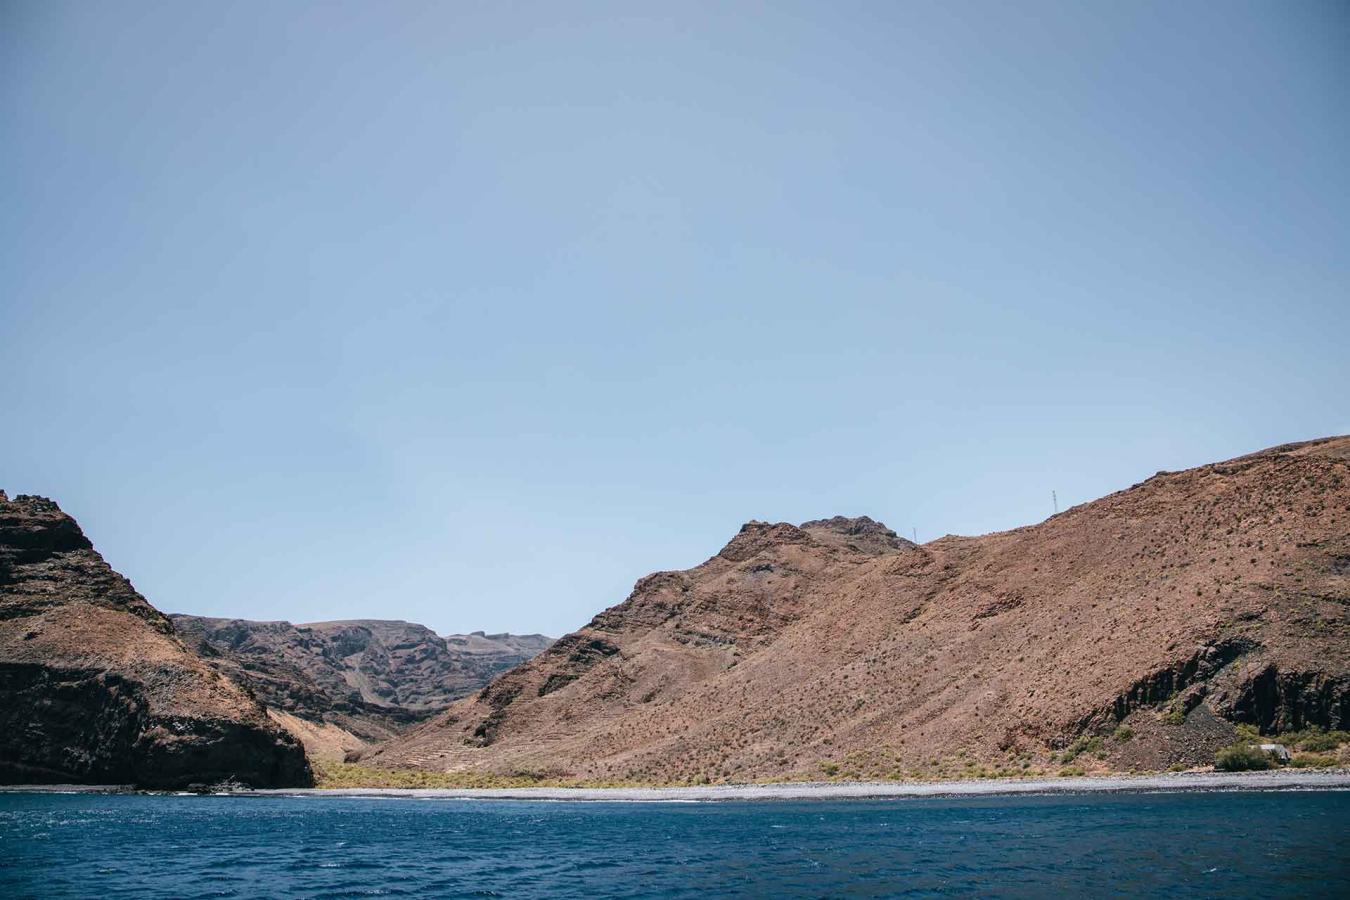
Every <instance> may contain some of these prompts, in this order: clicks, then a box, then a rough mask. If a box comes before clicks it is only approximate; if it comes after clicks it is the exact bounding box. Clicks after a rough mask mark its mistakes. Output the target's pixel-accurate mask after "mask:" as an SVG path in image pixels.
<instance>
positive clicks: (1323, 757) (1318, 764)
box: [1289, 753, 1340, 769]
mask: <svg viewBox="0 0 1350 900" xmlns="http://www.w3.org/2000/svg"><path fill="white" fill-rule="evenodd" d="M1289 765H1290V766H1291V767H1292V768H1295V769H1334V768H1335V767H1336V766H1338V765H1340V760H1339V759H1337V758H1336V757H1335V756H1332V755H1331V754H1330V753H1301V754H1299V755H1298V756H1295V757H1294V758H1293V759H1291V760H1289Z"/></svg>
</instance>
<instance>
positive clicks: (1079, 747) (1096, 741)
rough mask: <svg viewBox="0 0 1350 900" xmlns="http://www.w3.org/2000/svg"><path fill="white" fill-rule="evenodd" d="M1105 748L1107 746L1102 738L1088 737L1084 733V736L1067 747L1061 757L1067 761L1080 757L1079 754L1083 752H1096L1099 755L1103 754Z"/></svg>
mask: <svg viewBox="0 0 1350 900" xmlns="http://www.w3.org/2000/svg"><path fill="white" fill-rule="evenodd" d="M1104 750H1105V746H1104V744H1103V742H1102V739H1101V738H1099V737H1087V736H1086V735H1084V736H1083V737H1080V738H1079V739H1078V740H1076V741H1074V742H1073V743H1072V744H1070V745H1069V746H1067V747H1065V748H1064V752H1063V753H1062V754H1060V757H1059V758H1060V759H1061V760H1062V761H1063V762H1066V763H1067V762H1073V761H1074V760H1075V759H1077V758H1078V755H1079V754H1081V753H1092V754H1096V755H1097V756H1102V755H1103V751H1104Z"/></svg>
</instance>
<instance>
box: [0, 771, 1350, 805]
mask: <svg viewBox="0 0 1350 900" xmlns="http://www.w3.org/2000/svg"><path fill="white" fill-rule="evenodd" d="M1280 790H1302V791H1309V790H1312V791H1345V790H1350V769H1336V770H1332V771H1326V770H1323V771H1306V770H1299V771H1291V770H1287V769H1286V770H1282V771H1267V772H1189V773H1188V772H1178V773H1165V774H1157V775H1089V776H1081V777H1072V778H1027V779H1015V778H1009V779H984V780H979V781H934V782H903V781H896V782H884V781H881V782H878V781H845V782H839V781H825V782H779V783H775V784H723V785H699V786H692V787H645V788H644V787H614V788H587V787H518V788H266V789H257V790H233V791H219V792H211V793H208V794H207V795H206V796H212V795H214V796H229V797H310V798H316V799H323V798H326V797H337V798H346V799H359V798H386V799H389V798H393V799H399V798H402V799H416V800H548V801H568V800H570V801H587V802H606V801H609V802H649V803H652V802H654V803H661V802H666V803H671V802H685V803H688V802H708V801H727V800H885V799H921V798H925V797H934V798H938V797H1000V796H1017V795H1046V794H1100V793H1168V792H1178V791H1180V792H1185V791H1204V792H1214V791H1280ZM0 793H4V794H20V793H48V794H50V793H62V794H67V793H69V794H126V793H134V794H151V795H175V794H183V793H187V792H182V791H139V790H136V789H135V788H133V787H130V786H126V785H76V784H52V785H0Z"/></svg>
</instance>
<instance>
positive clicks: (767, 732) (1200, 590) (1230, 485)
mask: <svg viewBox="0 0 1350 900" xmlns="http://www.w3.org/2000/svg"><path fill="white" fill-rule="evenodd" d="M1347 560H1350V438H1331V439H1325V440H1321V441H1312V442H1307V443H1302V444H1290V445H1285V446H1282V447H1276V448H1273V449H1271V450H1268V451H1264V452H1261V453H1257V454H1253V455H1250V456H1246V457H1242V458H1239V459H1235V460H1230V461H1228V462H1224V463H1218V464H1214V465H1209V466H1203V467H1200V468H1197V469H1192V470H1189V471H1184V472H1160V473H1158V474H1157V475H1156V476H1154V477H1152V478H1150V479H1148V480H1147V481H1145V482H1143V483H1141V484H1138V485H1135V486H1134V487H1132V488H1130V489H1128V490H1125V491H1121V492H1118V493H1116V494H1112V495H1110V496H1108V497H1104V498H1102V499H1100V500H1096V501H1093V502H1091V503H1086V504H1083V505H1081V506H1077V507H1074V508H1073V509H1070V510H1067V511H1065V512H1063V513H1059V514H1057V515H1055V516H1053V517H1051V518H1050V519H1048V520H1046V521H1045V522H1043V523H1041V524H1039V525H1035V526H1030V527H1026V528H1018V529H1014V530H1012V531H1007V532H1002V533H998V534H990V535H986V536H983V537H978V538H968V537H954V536H948V537H944V538H942V539H939V540H936V541H933V542H931V543H928V544H925V545H923V546H916V545H914V544H912V543H910V542H909V541H905V540H904V539H902V538H899V537H898V536H896V535H895V534H894V533H893V532H891V531H890V529H887V528H886V527H885V526H884V525H881V524H880V523H877V522H875V521H873V520H871V519H867V518H865V517H863V518H857V519H848V518H843V517H835V518H832V519H822V520H816V521H812V522H806V523H803V524H802V525H800V526H794V525H791V524H787V523H766V522H750V523H748V524H747V525H745V526H744V527H743V528H742V529H741V530H740V532H739V533H738V534H737V535H736V536H735V537H734V538H733V539H732V540H731V541H730V542H729V543H728V544H727V546H726V547H725V548H723V549H722V550H721V551H720V552H719V553H718V554H717V555H715V556H713V557H712V558H711V559H709V560H708V561H707V562H705V563H703V564H702V565H699V566H696V567H695V568H693V569H689V570H687V571H682V572H662V573H657V574H655V575H652V576H648V577H646V578H644V579H642V580H640V581H639V582H638V584H637V586H636V588H635V589H634V591H633V593H632V594H631V595H630V596H629V597H628V599H626V600H625V601H624V602H623V603H621V604H619V605H617V606H615V607H612V608H610V609H608V610H605V611H604V612H602V613H600V614H599V615H597V616H596V617H595V618H594V619H593V620H592V621H591V622H590V623H588V624H587V626H586V627H584V628H582V629H580V630H579V631H577V632H576V633H574V634H573V635H569V636H567V637H565V638H563V639H561V640H559V641H558V643H557V644H555V645H554V646H553V647H552V648H551V649H550V650H548V651H545V652H544V653H542V654H541V655H539V656H538V657H536V658H534V659H533V660H531V661H529V662H527V663H525V664H523V665H521V666H520V667H518V668H516V669H514V670H512V671H510V672H508V673H506V674H504V675H502V676H501V677H499V678H498V679H497V680H496V681H494V682H493V683H492V684H490V685H489V686H488V687H487V688H485V689H484V690H482V691H480V692H479V693H478V694H477V695H475V696H473V697H470V698H466V699H464V700H461V701H459V702H457V703H456V704H454V705H453V706H451V707H450V708H449V709H448V710H446V711H445V712H444V713H443V714H441V715H439V716H437V717H436V718H433V719H432V720H430V721H429V722H427V723H426V724H424V725H421V726H418V727H416V728H414V729H412V730H411V731H409V732H408V733H406V734H405V735H402V736H400V737H398V738H395V739H393V740H391V741H389V742H387V743H385V744H383V745H380V746H378V747H376V748H375V749H374V750H373V751H371V752H368V753H367V754H366V755H365V756H364V757H363V762H366V763H370V764H374V765H386V766H409V767H422V768H428V769H435V770H442V771H483V772H493V773H502V774H520V773H537V774H541V775H549V776H555V777H577V778H597V779H616V778H617V779H636V780H642V781H684V780H709V781H722V780H745V779H757V778H781V777H818V776H819V775H820V774H821V773H822V772H827V773H828V772H839V773H841V774H845V775H856V776H890V775H895V774H904V775H905V776H907V777H912V776H914V775H920V776H922V775H926V774H943V775H948V776H950V775H952V774H959V773H964V772H967V771H971V770H973V768H972V767H986V766H987V767H989V768H990V769H998V768H1001V767H1009V768H1013V767H1018V770H1020V767H1021V766H1024V765H1026V766H1030V765H1035V766H1041V767H1049V766H1054V767H1055V769H1057V768H1058V766H1059V765H1060V764H1061V762H1062V761H1063V760H1064V759H1065V758H1066V755H1072V754H1074V753H1077V752H1078V750H1076V749H1075V748H1082V747H1092V748H1094V749H1092V750H1091V751H1090V752H1085V753H1081V754H1079V756H1078V757H1076V759H1077V760H1078V762H1077V763H1076V764H1079V765H1087V766H1089V767H1090V766H1095V765H1110V764H1115V765H1120V766H1148V767H1154V768H1163V767H1166V766H1167V765H1169V764H1172V763H1180V764H1183V765H1184V764H1194V763H1196V762H1199V761H1207V760H1210V759H1212V758H1213V749H1214V747H1215V746H1218V745H1221V743H1222V742H1225V741H1229V740H1231V739H1232V738H1233V736H1234V726H1233V724H1232V723H1233V722H1245V723H1249V724H1252V725H1256V726H1258V727H1259V728H1261V729H1263V730H1266V731H1273V730H1281V729H1286V728H1298V727H1303V726H1310V725H1311V726H1321V727H1332V728H1334V727H1341V728H1344V727H1346V723H1347V709H1348V707H1347V703H1350V565H1348V564H1347V562H1346V561H1347ZM1123 723H1124V725H1126V726H1127V727H1122V724H1123ZM1117 729H1119V731H1120V734H1121V735H1126V734H1130V733H1133V734H1136V735H1138V737H1136V738H1135V739H1134V740H1133V741H1132V742H1131V741H1129V740H1128V739H1127V738H1125V737H1121V738H1118V739H1117V738H1114V737H1112V735H1113V734H1115V733H1116V730H1117ZM1094 738H1099V739H1101V740H1099V741H1095V742H1094V740H1093V739H1094ZM1112 742H1116V743H1112Z"/></svg>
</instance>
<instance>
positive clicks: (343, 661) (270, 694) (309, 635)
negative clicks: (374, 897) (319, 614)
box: [169, 614, 552, 753]
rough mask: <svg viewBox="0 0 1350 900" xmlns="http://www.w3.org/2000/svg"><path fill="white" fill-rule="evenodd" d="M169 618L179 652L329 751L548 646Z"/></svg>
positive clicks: (328, 625) (412, 628) (435, 705)
mask: <svg viewBox="0 0 1350 900" xmlns="http://www.w3.org/2000/svg"><path fill="white" fill-rule="evenodd" d="M169 618H170V620H171V621H172V622H173V625H174V628H175V629H176V630H177V632H178V633H179V635H180V636H181V637H182V638H183V640H184V641H185V642H186V643H187V644H188V646H189V647H191V648H192V649H193V650H194V651H195V652H196V653H197V654H198V655H200V656H201V657H202V659H204V660H205V661H206V662H208V663H209V664H210V665H212V666H213V667H214V668H216V669H217V670H218V671H220V672H221V673H222V674H224V675H227V676H229V677H230V678H231V679H233V680H234V681H236V682H238V683H240V684H242V685H245V686H246V687H247V688H249V689H250V690H251V691H252V692H253V693H254V695H255V696H257V697H258V699H259V700H260V701H261V702H262V703H263V704H264V705H266V706H267V707H268V709H269V710H271V711H272V712H273V713H274V717H276V718H277V719H278V720H279V721H281V722H283V723H284V724H285V725H287V727H288V728H290V729H291V730H292V731H293V732H295V733H297V735H299V736H301V737H302V738H304V739H305V740H306V745H307V747H309V748H310V749H311V751H312V752H314V751H317V750H320V749H322V750H323V751H324V752H328V753H336V752H337V750H338V747H336V746H332V744H333V742H334V741H336V743H337V744H339V745H341V749H342V750H343V751H346V750H350V749H355V748H356V747H359V746H363V745H364V744H365V743H366V742H371V741H380V740H384V739H386V738H389V737H392V736H393V735H394V734H396V733H398V732H399V731H401V730H402V729H404V728H406V727H407V726H409V725H411V724H413V723H415V722H418V721H420V720H421V719H423V718H425V717H426V716H428V715H431V714H432V713H435V712H437V711H439V710H441V709H443V708H445V707H446V706H448V705H449V704H450V703H452V702H453V701H454V700H456V699H458V698H460V697H463V696H465V695H467V694H470V693H473V692H474V691H476V690H478V689H480V688H481V687H482V686H483V685H485V684H487V683H488V682H489V681H490V680H491V679H492V678H493V677H494V676H495V675H498V674H500V673H501V672H504V671H506V670H507V669H510V668H511V667H512V666H515V665H518V664H519V663H522V662H524V661H526V660H528V659H529V658H531V657H532V656H534V655H535V654H536V653H538V652H540V651H541V650H543V649H544V648H546V647H548V646H549V644H551V643H552V639H551V638H548V637H545V636H543V635H538V634H532V635H513V634H496V635H488V634H485V633H483V632H481V631H480V632H474V633H472V634H464V635H459V634H455V635H447V636H445V637H441V636H440V635H438V634H436V633H435V632H434V631H432V630H431V629H429V628H427V627H425V626H423V625H418V624H415V623H412V622H403V621H396V620H384V619H352V620H345V621H334V622H310V623H302V624H292V623H290V622H284V621H276V622H258V621H251V620H247V619H223V618H209V617H204V616H191V615H183V614H173V615H171V616H170V617H169ZM294 719H300V720H302V722H301V723H297V722H295V721H294ZM304 723H308V725H306V724H304ZM313 726H317V727H318V728H319V732H318V733H315V732H314V731H313ZM325 726H327V727H325ZM339 732H345V733H346V734H345V735H343V734H340V733H339ZM320 735H322V736H323V738H322V739H321V738H320Z"/></svg>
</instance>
